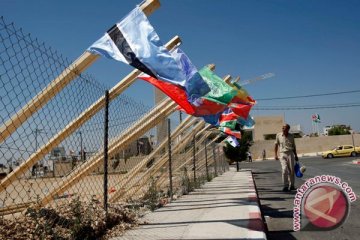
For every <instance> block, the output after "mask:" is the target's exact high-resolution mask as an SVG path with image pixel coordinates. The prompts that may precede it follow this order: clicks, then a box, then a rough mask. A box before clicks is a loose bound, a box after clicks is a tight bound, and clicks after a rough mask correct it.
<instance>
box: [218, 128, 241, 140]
mask: <svg viewBox="0 0 360 240" xmlns="http://www.w3.org/2000/svg"><path fill="white" fill-rule="evenodd" d="M219 130H220V131H221V132H223V133H225V134H227V135H231V136H234V137H236V138H238V139H240V138H241V132H240V131H237V130H232V129H230V128H228V127H219Z"/></svg>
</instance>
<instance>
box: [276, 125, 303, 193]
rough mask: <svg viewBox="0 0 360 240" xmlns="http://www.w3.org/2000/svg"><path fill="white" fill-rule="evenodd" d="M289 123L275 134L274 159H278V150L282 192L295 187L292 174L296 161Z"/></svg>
mask: <svg viewBox="0 0 360 240" xmlns="http://www.w3.org/2000/svg"><path fill="white" fill-rule="evenodd" d="M289 130H290V125H289V124H285V125H284V126H283V127H282V132H281V133H278V134H277V135H276V141H275V159H276V160H279V156H278V152H279V153H280V163H281V170H282V181H283V189H282V191H283V192H288V191H289V187H290V191H291V190H296V188H295V174H294V160H295V161H298V156H297V153H296V146H295V140H294V136H293V135H292V134H290V133H289Z"/></svg>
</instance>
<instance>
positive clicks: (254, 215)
mask: <svg viewBox="0 0 360 240" xmlns="http://www.w3.org/2000/svg"><path fill="white" fill-rule="evenodd" d="M250 173H251V175H250V176H249V179H248V180H249V194H248V200H249V201H253V202H255V203H256V206H253V209H252V210H251V211H249V224H248V228H249V230H255V231H262V232H263V233H264V239H267V236H268V228H267V225H266V221H265V218H264V216H263V214H262V213H261V207H260V206H261V205H260V199H259V197H258V196H259V195H258V191H257V188H256V183H255V180H254V175H253V172H252V171H251V170H250Z"/></svg>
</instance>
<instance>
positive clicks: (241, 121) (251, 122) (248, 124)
mask: <svg viewBox="0 0 360 240" xmlns="http://www.w3.org/2000/svg"><path fill="white" fill-rule="evenodd" d="M237 122H238V123H239V124H240V125H241V126H242V127H248V128H251V127H252V126H254V125H255V121H254V119H253V117H251V116H250V115H249V116H248V117H247V118H246V119H244V118H238V120H237Z"/></svg>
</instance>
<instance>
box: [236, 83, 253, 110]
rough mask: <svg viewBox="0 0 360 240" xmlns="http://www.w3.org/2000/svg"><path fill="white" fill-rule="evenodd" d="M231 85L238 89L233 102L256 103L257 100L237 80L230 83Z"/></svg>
mask: <svg viewBox="0 0 360 240" xmlns="http://www.w3.org/2000/svg"><path fill="white" fill-rule="evenodd" d="M230 86H232V87H233V89H235V90H236V96H235V97H234V98H233V99H232V102H234V103H244V104H252V105H254V104H255V103H256V101H255V100H254V99H253V98H252V97H251V96H250V95H249V93H248V92H247V91H246V90H245V89H244V88H243V87H241V86H240V85H239V84H237V83H236V82H233V83H230Z"/></svg>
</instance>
